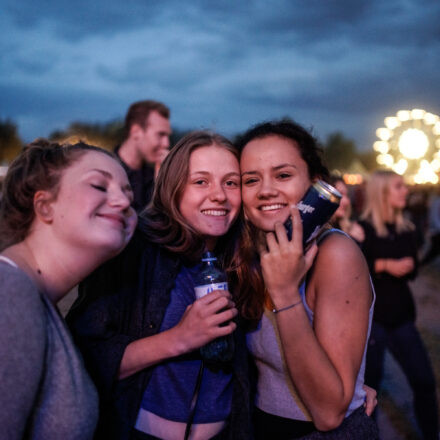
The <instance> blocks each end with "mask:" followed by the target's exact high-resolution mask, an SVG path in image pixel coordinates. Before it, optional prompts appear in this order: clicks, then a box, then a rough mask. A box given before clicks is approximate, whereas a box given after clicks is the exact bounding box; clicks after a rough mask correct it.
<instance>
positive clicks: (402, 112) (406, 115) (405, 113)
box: [396, 110, 411, 122]
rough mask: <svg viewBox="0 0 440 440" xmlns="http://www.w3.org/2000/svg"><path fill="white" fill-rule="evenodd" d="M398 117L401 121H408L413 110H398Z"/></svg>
mask: <svg viewBox="0 0 440 440" xmlns="http://www.w3.org/2000/svg"><path fill="white" fill-rule="evenodd" d="M396 116H397V119H399V121H401V122H405V121H408V120H409V118H410V117H411V112H409V111H408V110H400V111H398V112H397V115H396Z"/></svg>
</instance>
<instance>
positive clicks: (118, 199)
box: [109, 188, 131, 211]
mask: <svg viewBox="0 0 440 440" xmlns="http://www.w3.org/2000/svg"><path fill="white" fill-rule="evenodd" d="M109 204H110V205H111V206H114V207H119V208H120V209H121V210H122V211H125V210H126V209H127V208H129V207H130V205H131V201H130V198H129V197H128V195H127V193H126V192H125V191H124V190H123V189H122V188H114V189H113V190H112V191H111V192H110V195H109Z"/></svg>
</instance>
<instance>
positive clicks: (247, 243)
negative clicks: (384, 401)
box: [235, 120, 377, 440]
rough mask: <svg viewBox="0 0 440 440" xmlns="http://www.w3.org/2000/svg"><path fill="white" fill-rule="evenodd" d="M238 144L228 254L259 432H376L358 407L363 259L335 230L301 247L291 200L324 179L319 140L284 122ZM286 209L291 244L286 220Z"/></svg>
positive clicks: (369, 295) (284, 435) (363, 337)
mask: <svg viewBox="0 0 440 440" xmlns="http://www.w3.org/2000/svg"><path fill="white" fill-rule="evenodd" d="M238 148H239V149H240V151H241V158H240V168H241V177H242V199H243V207H244V213H245V217H246V220H247V222H246V229H245V232H244V234H243V235H242V238H241V243H240V246H238V253H237V255H236V258H235V266H236V267H237V276H238V280H237V282H238V288H237V292H238V294H239V297H238V298H237V308H238V310H239V312H240V313H241V314H242V315H243V316H244V317H245V318H247V319H248V320H249V321H250V326H251V331H250V332H249V333H248V336H247V341H248V348H249V350H250V352H251V354H252V355H253V358H254V360H255V363H256V366H257V370H258V380H257V393H256V397H255V405H256V410H255V417H254V423H255V434H256V437H257V438H260V439H267V438H276V439H278V440H282V439H292V438H299V437H301V438H302V436H305V435H307V437H304V438H310V439H320V438H332V439H333V438H356V439H374V438H377V428H376V426H375V423H374V421H372V420H371V419H370V418H369V417H368V416H367V415H366V414H365V410H364V408H363V403H364V399H365V391H364V389H363V373H364V363H365V352H366V343H367V339H368V335H369V329H370V322H371V317H372V312H373V304H374V293H373V290H372V287H371V283H370V279H369V276H368V268H367V265H366V263H365V260H364V258H363V256H362V253H361V251H360V249H359V247H358V246H357V245H356V243H355V242H354V241H353V240H351V239H350V238H349V237H348V236H347V235H345V234H343V233H341V231H337V230H328V231H325V232H324V233H322V234H321V236H320V237H319V239H318V245H316V244H313V245H312V246H311V247H310V248H309V249H308V250H307V252H306V253H305V255H304V254H303V246H302V227H301V219H300V216H299V212H298V209H297V208H296V207H295V206H296V204H297V203H298V202H299V201H300V200H301V198H302V197H303V195H304V193H305V192H306V191H307V189H308V188H309V186H310V185H311V184H312V183H313V182H314V181H316V180H317V179H326V178H327V177H328V172H327V169H326V168H325V166H324V165H323V163H322V161H321V157H320V154H319V153H320V152H319V148H318V145H317V143H316V141H315V139H314V138H313V137H312V136H311V135H310V134H309V133H308V132H307V131H306V130H305V129H304V128H302V127H301V126H299V125H298V124H295V123H294V122H292V121H289V120H283V121H280V122H269V123H264V124H260V125H257V126H256V127H254V128H252V129H250V130H249V131H248V132H246V133H245V134H244V135H243V136H242V137H241V138H240V139H239V140H238ZM289 215H291V216H292V222H293V237H292V240H291V241H289V240H288V238H287V235H286V231H285V228H284V226H283V223H284V222H285V220H286V219H287V218H288V217H289ZM318 247H319V251H318ZM323 431H326V432H323Z"/></svg>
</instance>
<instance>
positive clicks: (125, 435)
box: [66, 229, 250, 440]
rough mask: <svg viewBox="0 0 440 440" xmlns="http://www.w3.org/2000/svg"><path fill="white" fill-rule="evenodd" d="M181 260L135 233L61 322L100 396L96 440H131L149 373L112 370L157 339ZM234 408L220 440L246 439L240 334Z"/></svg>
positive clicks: (246, 376)
mask: <svg viewBox="0 0 440 440" xmlns="http://www.w3.org/2000/svg"><path fill="white" fill-rule="evenodd" d="M180 268H181V261H180V259H179V258H178V257H177V256H175V255H172V254H170V253H169V252H167V251H166V250H164V249H163V248H161V247H160V246H157V245H154V244H152V243H151V242H149V241H148V240H147V239H146V237H145V236H144V235H143V233H142V232H141V231H140V230H139V229H138V230H137V231H136V233H135V235H134V236H133V238H132V240H131V241H130V243H129V245H128V246H127V248H126V249H125V250H124V251H123V253H122V254H120V255H119V256H118V257H116V258H114V259H113V260H111V261H110V262H108V263H106V264H105V265H103V266H101V267H100V268H99V269H98V270H96V271H95V272H94V273H93V274H92V275H91V276H90V277H89V278H87V279H86V281H84V282H83V283H82V284H81V285H80V288H79V297H78V300H77V301H76V302H75V304H74V305H73V307H72V309H71V310H70V312H69V313H68V315H67V317H66V320H67V323H68V325H69V327H70V329H71V331H72V333H73V337H74V340H75V342H76V343H77V345H78V347H79V349H80V350H81V352H82V354H83V356H84V361H85V364H86V367H87V369H88V371H89V373H90V375H91V377H92V379H93V380H94V382H95V384H96V386H97V388H98V392H99V395H100V420H99V423H98V429H97V433H96V437H95V438H97V439H118V440H124V439H129V438H130V433H131V432H132V429H133V427H134V424H135V421H136V417H137V414H138V411H139V408H140V403H141V400H142V396H143V393H144V390H145V388H146V386H147V384H148V381H149V379H150V376H151V373H152V371H153V368H154V367H151V368H146V369H144V370H142V371H140V372H138V373H136V374H134V375H132V376H130V377H127V378H125V379H123V380H118V378H117V375H118V369H119V365H120V362H121V359H122V356H123V354H124V351H125V348H126V346H127V345H128V344H129V343H131V342H133V341H135V340H137V339H140V338H143V337H146V336H151V335H154V334H156V333H157V332H158V331H159V329H160V326H161V323H162V319H163V316H164V313H165V310H166V308H167V306H168V303H169V301H170V292H171V290H172V288H173V286H174V280H175V278H176V276H177V274H178V273H179V270H180ZM235 344H236V358H235V360H234V373H233V383H234V386H233V390H234V391H233V402H232V411H231V418H230V423H229V425H228V427H229V429H228V432H226V433H225V434H226V435H225V438H229V439H234V440H238V439H249V438H250V399H249V374H248V364H247V351H246V342H245V338H244V334H243V333H242V331H241V330H240V329H238V330H237V331H236V332H235Z"/></svg>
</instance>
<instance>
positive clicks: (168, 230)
mask: <svg viewBox="0 0 440 440" xmlns="http://www.w3.org/2000/svg"><path fill="white" fill-rule="evenodd" d="M209 146H217V147H221V148H224V149H226V150H227V151H229V152H231V153H232V154H233V155H234V156H235V157H236V158H237V160H238V150H237V149H236V148H235V147H234V145H233V144H232V143H231V142H230V141H229V140H228V139H226V138H225V137H224V136H222V135H220V134H217V133H212V132H209V131H194V132H191V133H189V134H187V135H186V136H184V137H183V138H182V139H181V140H180V141H179V142H178V143H177V144H176V145H175V146H174V147H173V148H172V150H171V151H170V153H169V154H168V156H167V157H166V159H165V161H164V162H163V164H162V166H161V167H160V171H159V174H158V176H157V180H156V183H155V186H154V193H153V197H152V200H151V202H150V203H149V205H148V206H147V207H146V208H145V210H144V211H143V212H142V213H141V215H140V218H141V221H140V223H139V226H140V228H141V229H142V230H143V231H144V232H145V233H146V235H147V237H148V238H149V239H150V240H151V241H152V242H154V243H157V244H160V245H162V246H163V247H164V248H165V249H167V250H168V251H170V252H172V253H177V254H179V255H180V256H181V257H183V258H184V259H187V260H189V261H191V262H194V261H197V260H198V259H200V257H201V254H202V253H203V250H204V248H205V239H204V238H203V237H202V236H201V235H200V234H199V233H198V232H197V231H196V230H194V228H192V227H191V226H190V224H189V223H188V222H187V221H186V220H185V218H184V217H183V216H182V214H181V213H180V210H179V205H180V201H181V199H182V196H183V192H184V189H185V186H186V183H187V180H188V176H189V161H190V157H191V154H192V153H193V152H194V151H195V150H197V149H199V148H202V147H209ZM239 223H240V222H239V221H238V222H237V221H236V222H235V223H234V225H233V226H232V227H231V228H230V230H229V232H228V233H227V234H226V235H225V236H223V237H221V238H219V240H218V241H217V246H216V249H215V251H216V254H217V255H218V256H219V258H220V257H221V258H222V259H223V263H224V264H223V266H224V267H225V266H227V264H226V261H230V259H231V256H232V253H233V248H234V246H235V242H236V237H237V236H238V233H237V230H238V228H239Z"/></svg>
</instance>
